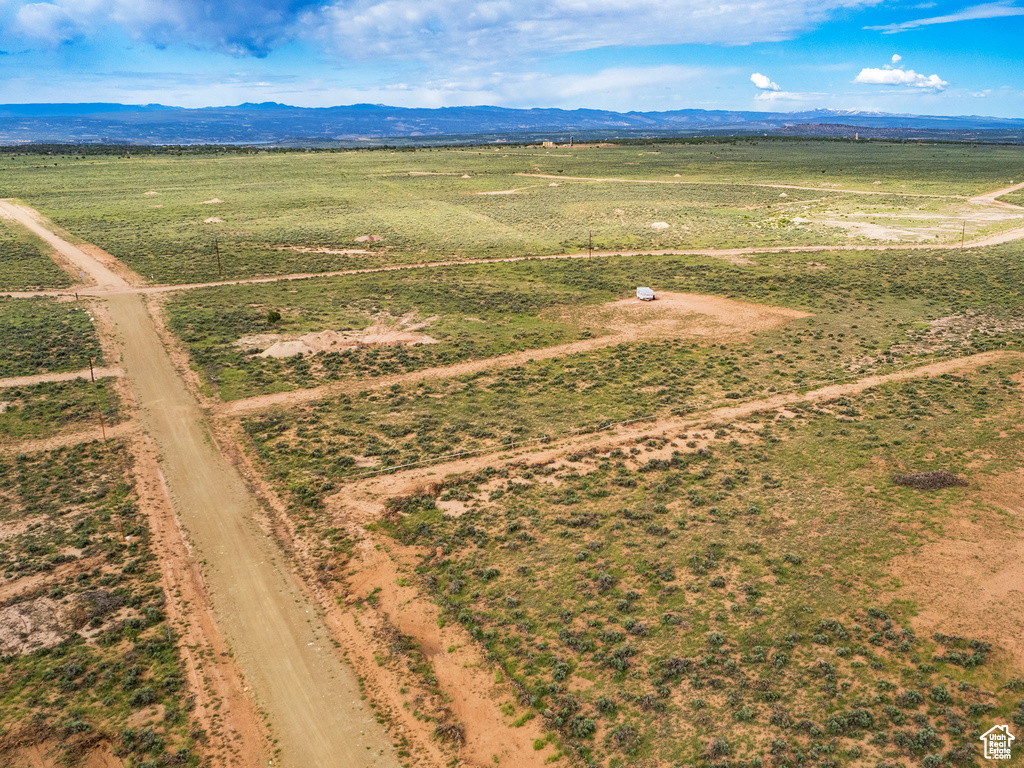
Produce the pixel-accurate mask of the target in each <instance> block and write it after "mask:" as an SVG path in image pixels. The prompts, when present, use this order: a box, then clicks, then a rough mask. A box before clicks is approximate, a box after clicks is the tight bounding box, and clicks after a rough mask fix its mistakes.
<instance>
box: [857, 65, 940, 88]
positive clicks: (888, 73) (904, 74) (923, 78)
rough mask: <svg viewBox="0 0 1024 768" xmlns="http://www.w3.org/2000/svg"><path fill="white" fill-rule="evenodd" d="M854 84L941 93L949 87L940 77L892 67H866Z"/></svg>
mask: <svg viewBox="0 0 1024 768" xmlns="http://www.w3.org/2000/svg"><path fill="white" fill-rule="evenodd" d="M853 82H855V83H868V84H870V85H906V86H908V87H910V88H921V89H926V90H931V91H941V90H942V89H944V88H945V87H946V86H947V85H949V83H947V82H946V81H945V80H943V79H942V78H941V77H939V76H938V75H921V74H918V73H917V72H915V71H914V70H912V69H893V68H892V67H885V68H883V69H877V68H874V67H865V68H864V69H862V70H861V71H860V74H859V75H857V76H856V77H855V78H854V79H853Z"/></svg>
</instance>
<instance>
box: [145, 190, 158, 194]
mask: <svg viewBox="0 0 1024 768" xmlns="http://www.w3.org/2000/svg"><path fill="white" fill-rule="evenodd" d="M142 194H144V195H158V194H160V193H159V192H154V191H153V190H150V191H149V192H143V193H142Z"/></svg>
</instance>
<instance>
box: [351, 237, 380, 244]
mask: <svg viewBox="0 0 1024 768" xmlns="http://www.w3.org/2000/svg"><path fill="white" fill-rule="evenodd" d="M383 239H384V238H383V237H381V236H380V235H360V236H359V237H357V238H356V239H355V240H353V241H352V242H355V243H379V242H380V241H381V240H383Z"/></svg>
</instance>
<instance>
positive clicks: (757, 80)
mask: <svg viewBox="0 0 1024 768" xmlns="http://www.w3.org/2000/svg"><path fill="white" fill-rule="evenodd" d="M750 82H752V83H753V84H754V85H755V86H756V87H758V88H760V89H761V90H762V91H781V90H782V89H781V88H779V86H778V84H777V83H773V82H772V81H771V79H770V78H769V77H768V76H766V75H762V74H761V73H760V72H755V73H754V74H752V75H751V76H750Z"/></svg>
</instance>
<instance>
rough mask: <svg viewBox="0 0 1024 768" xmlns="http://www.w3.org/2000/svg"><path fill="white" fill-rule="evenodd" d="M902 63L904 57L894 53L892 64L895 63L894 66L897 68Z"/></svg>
mask: <svg viewBox="0 0 1024 768" xmlns="http://www.w3.org/2000/svg"><path fill="white" fill-rule="evenodd" d="M901 61H903V57H902V56H900V55H899V54H898V53H894V54H893V55H892V63H893V66H895V65H897V64H899V63H900V62H901Z"/></svg>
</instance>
